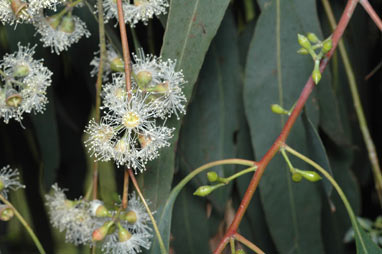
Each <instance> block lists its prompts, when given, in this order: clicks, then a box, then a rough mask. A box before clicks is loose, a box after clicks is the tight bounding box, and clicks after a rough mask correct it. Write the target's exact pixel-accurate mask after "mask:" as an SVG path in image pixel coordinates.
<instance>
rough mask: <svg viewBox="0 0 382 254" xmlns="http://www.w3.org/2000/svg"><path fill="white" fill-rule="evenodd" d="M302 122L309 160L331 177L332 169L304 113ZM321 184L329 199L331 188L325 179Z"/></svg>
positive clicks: (315, 131) (317, 136) (319, 140)
mask: <svg viewBox="0 0 382 254" xmlns="http://www.w3.org/2000/svg"><path fill="white" fill-rule="evenodd" d="M302 122H303V124H304V127H305V135H306V144H307V151H308V155H309V158H310V159H312V160H313V161H315V162H316V163H318V164H319V165H320V166H321V167H323V168H324V169H325V170H326V171H327V172H328V173H329V174H331V175H333V172H332V169H331V167H330V164H329V159H328V156H327V155H326V151H325V147H324V145H323V144H322V141H321V138H320V135H319V134H318V132H317V130H316V128H315V127H314V125H313V123H312V122H311V121H310V120H309V118H308V116H307V115H306V112H303V113H302ZM322 182H323V185H324V190H325V193H326V195H327V196H328V198H330V196H331V193H332V190H333V186H332V185H331V183H330V182H329V181H328V180H327V179H326V178H323V180H322Z"/></svg>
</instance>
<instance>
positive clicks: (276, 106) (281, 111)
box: [271, 104, 289, 115]
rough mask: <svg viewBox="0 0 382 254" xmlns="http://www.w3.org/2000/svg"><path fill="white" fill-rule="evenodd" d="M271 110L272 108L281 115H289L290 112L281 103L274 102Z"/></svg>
mask: <svg viewBox="0 0 382 254" xmlns="http://www.w3.org/2000/svg"><path fill="white" fill-rule="evenodd" d="M271 110H272V112H273V113H275V114H279V115H287V114H289V112H288V111H287V110H285V109H284V108H283V107H281V106H280V105H279V104H272V105H271Z"/></svg>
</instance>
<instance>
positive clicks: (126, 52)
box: [117, 0, 131, 91]
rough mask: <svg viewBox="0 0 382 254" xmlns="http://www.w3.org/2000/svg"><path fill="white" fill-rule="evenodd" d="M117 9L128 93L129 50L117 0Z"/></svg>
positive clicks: (129, 81) (120, 5) (123, 20)
mask: <svg viewBox="0 0 382 254" xmlns="http://www.w3.org/2000/svg"><path fill="white" fill-rule="evenodd" d="M117 8H118V22H119V31H120V34H121V41H122V52H123V61H124V63H125V81H126V91H130V90H131V77H130V73H131V68H130V50H129V43H128V42H127V34H126V24H125V19H124V18H123V7H122V0H117Z"/></svg>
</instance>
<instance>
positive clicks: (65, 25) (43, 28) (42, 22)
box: [0, 0, 90, 54]
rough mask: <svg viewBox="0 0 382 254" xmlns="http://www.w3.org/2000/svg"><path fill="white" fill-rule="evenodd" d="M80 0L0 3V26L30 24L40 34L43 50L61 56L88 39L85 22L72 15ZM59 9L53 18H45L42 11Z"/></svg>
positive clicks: (22, 0)
mask: <svg viewBox="0 0 382 254" xmlns="http://www.w3.org/2000/svg"><path fill="white" fill-rule="evenodd" d="M79 5H81V1H76V2H72V1H66V0H0V21H1V22H2V23H3V24H6V23H7V24H10V25H12V24H14V23H16V24H17V23H32V24H33V25H34V26H35V28H36V30H37V33H39V34H40V35H41V42H42V43H43V46H44V47H50V48H51V51H52V53H53V52H55V53H57V54H60V52H61V51H64V50H67V49H68V48H69V47H70V46H71V45H72V44H74V43H77V42H78V41H79V40H80V39H81V37H83V36H85V37H89V36H90V32H89V31H88V30H87V28H86V25H85V23H84V22H83V21H82V20H81V19H80V18H79V17H77V16H74V15H72V12H73V7H75V6H79ZM58 7H59V8H61V10H60V11H59V12H58V13H57V14H54V15H52V16H45V15H44V12H45V11H44V10H46V9H50V10H53V11H56V10H57V8H58Z"/></svg>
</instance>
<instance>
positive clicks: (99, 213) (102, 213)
mask: <svg viewBox="0 0 382 254" xmlns="http://www.w3.org/2000/svg"><path fill="white" fill-rule="evenodd" d="M108 215H109V211H108V210H107V208H106V207H105V206H104V205H100V206H98V208H97V210H96V212H95V216H96V217H98V218H103V217H107V216H108Z"/></svg>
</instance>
